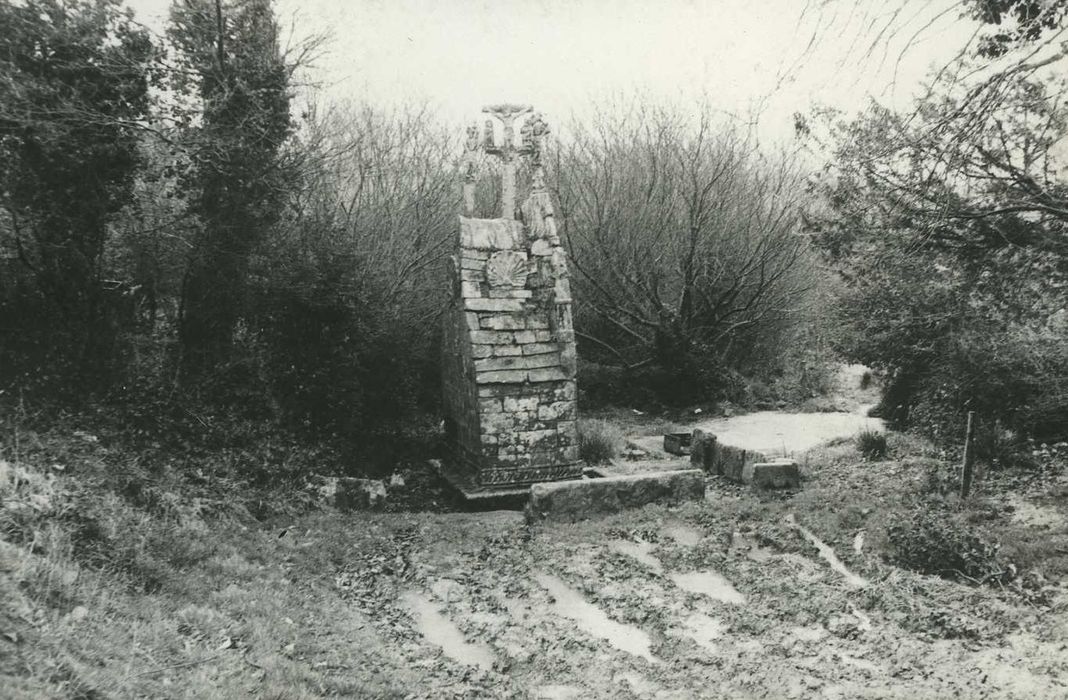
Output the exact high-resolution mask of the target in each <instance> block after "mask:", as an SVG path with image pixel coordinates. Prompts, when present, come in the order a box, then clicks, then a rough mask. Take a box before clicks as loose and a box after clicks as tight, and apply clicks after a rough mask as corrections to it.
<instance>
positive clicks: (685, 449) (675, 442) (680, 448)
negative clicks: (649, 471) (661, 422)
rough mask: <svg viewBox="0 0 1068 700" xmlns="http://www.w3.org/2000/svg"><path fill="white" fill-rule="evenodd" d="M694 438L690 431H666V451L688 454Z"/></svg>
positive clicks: (675, 453) (674, 453) (682, 454)
mask: <svg viewBox="0 0 1068 700" xmlns="http://www.w3.org/2000/svg"><path fill="white" fill-rule="evenodd" d="M692 440H693V436H692V435H691V434H690V433H665V434H664V452H667V453H668V454H673V455H679V456H684V455H688V454H690V443H691V441H692Z"/></svg>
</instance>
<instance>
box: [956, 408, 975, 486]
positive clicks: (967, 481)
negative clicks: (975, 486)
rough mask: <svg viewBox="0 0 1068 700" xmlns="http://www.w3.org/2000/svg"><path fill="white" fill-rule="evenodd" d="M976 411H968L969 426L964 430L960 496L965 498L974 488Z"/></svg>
mask: <svg viewBox="0 0 1068 700" xmlns="http://www.w3.org/2000/svg"><path fill="white" fill-rule="evenodd" d="M974 438H975V411H968V427H967V429H966V430H965V432H964V463H963V464H962V465H961V472H960V497H961V500H964V499H965V498H967V497H968V494H969V493H970V492H971V490H972V476H973V468H974V466H975V447H974V445H973V444H972V443H973V442H974Z"/></svg>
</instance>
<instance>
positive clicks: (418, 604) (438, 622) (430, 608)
mask: <svg viewBox="0 0 1068 700" xmlns="http://www.w3.org/2000/svg"><path fill="white" fill-rule="evenodd" d="M401 602H402V603H403V605H404V607H405V608H406V609H407V610H408V611H409V612H410V613H411V614H412V617H413V618H415V624H416V627H417V629H418V630H419V633H420V634H421V635H423V638H424V639H426V641H428V642H430V643H431V644H433V645H434V646H437V647H441V650H442V651H443V652H445V655H446V656H448V657H449V658H450V659H452V660H453V661H456V662H458V663H461V664H465V665H467V666H478V667H480V668H484V669H486V670H490V669H492V668H493V661H494V656H493V652H492V651H490V649H489V647H487V646H485V645H483V644H471V643H470V642H468V641H467V640H466V639H464V635H463V632H461V631H460V628H459V627H457V626H456V625H455V624H453V622H452V620H450V619H449V618H447V617H445V616H444V615H442V614H441V612H440V611H438V608H437V606H436V605H434V603H433V602H431V601H430V600H429V599H428V598H427V597H426V596H424V595H422V594H421V593H417V592H415V591H408V592H407V593H404V594H403V595H402V596H401Z"/></svg>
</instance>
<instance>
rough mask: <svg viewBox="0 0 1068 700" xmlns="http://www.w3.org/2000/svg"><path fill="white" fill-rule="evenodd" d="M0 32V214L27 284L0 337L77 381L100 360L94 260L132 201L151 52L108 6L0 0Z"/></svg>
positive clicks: (75, 0)
mask: <svg viewBox="0 0 1068 700" xmlns="http://www.w3.org/2000/svg"><path fill="white" fill-rule="evenodd" d="M0 26H2V27H3V28H4V29H3V31H2V32H0V206H3V208H4V209H5V210H6V214H7V218H8V222H9V226H10V230H9V233H10V236H11V238H12V243H11V245H12V247H13V248H14V249H15V250H16V251H17V254H18V259H19V261H20V262H21V264H22V266H23V268H24V270H25V271H28V274H29V278H30V279H31V280H32V285H31V288H30V289H29V290H24V291H25V293H24V294H20V295H19V296H18V297H17V298H16V299H13V300H8V301H9V304H8V305H7V306H6V307H5V308H4V309H3V313H4V316H5V317H6V318H7V322H8V323H10V324H12V326H14V327H18V328H21V330H22V332H21V333H18V334H16V333H15V332H14V330H13V328H10V327H9V328H8V329H6V330H5V331H4V333H3V335H4V336H5V338H9V339H11V342H12V344H14V343H15V342H16V335H18V336H19V338H20V339H21V340H23V341H33V342H37V343H39V344H40V345H41V347H38V348H37V349H36V352H34V351H30V352H29V354H30V356H31V359H32V360H36V361H38V362H40V361H42V360H44V361H45V362H46V363H47V364H50V365H51V366H52V367H53V369H55V368H57V367H67V368H69V369H72V370H77V371H81V372H84V371H86V370H89V369H91V368H93V367H96V366H98V365H99V362H100V361H101V360H103V359H105V355H106V344H107V340H108V333H107V324H106V323H104V319H103V316H104V313H105V307H106V297H107V293H106V290H105V288H104V284H103V282H102V280H101V257H102V254H103V252H104V247H105V242H106V240H107V237H108V226H109V222H110V221H111V220H112V219H113V217H114V216H115V214H116V213H117V212H118V211H119V210H121V209H122V208H123V207H124V206H125V205H126V204H127V203H128V202H129V201H130V198H131V187H132V184H133V182H134V178H135V175H136V173H137V171H138V167H139V163H140V158H139V154H138V137H139V130H140V128H141V124H142V121H141V120H143V119H144V117H145V115H146V112H147V110H148V107H149V85H150V79H151V68H152V64H153V59H154V56H155V51H154V49H153V45H152V42H151V40H150V38H149V36H148V34H147V33H146V32H145V31H144V30H143V29H142V28H141V27H140V26H139V25H137V24H136V23H134V22H133V20H132V18H131V15H130V13H129V11H128V10H124V9H122V8H121V6H120V3H119V2H118V0H27V2H21V3H13V2H8V1H4V2H0ZM0 235H2V233H0ZM42 326H43V333H44V335H41V334H40V333H35V332H33V331H32V329H33V328H36V329H37V330H39V331H40V330H42ZM0 364H6V363H4V362H3V361H0Z"/></svg>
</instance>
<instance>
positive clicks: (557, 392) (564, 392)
mask: <svg viewBox="0 0 1068 700" xmlns="http://www.w3.org/2000/svg"><path fill="white" fill-rule="evenodd" d="M577 393H578V391H577V387H576V386H575V383H574V382H567V383H565V384H561V385H560V386H559V387H557V388H556V389H554V390H553V397H554V398H555V399H556V400H557V401H574V400H575V397H576V395H577Z"/></svg>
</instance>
